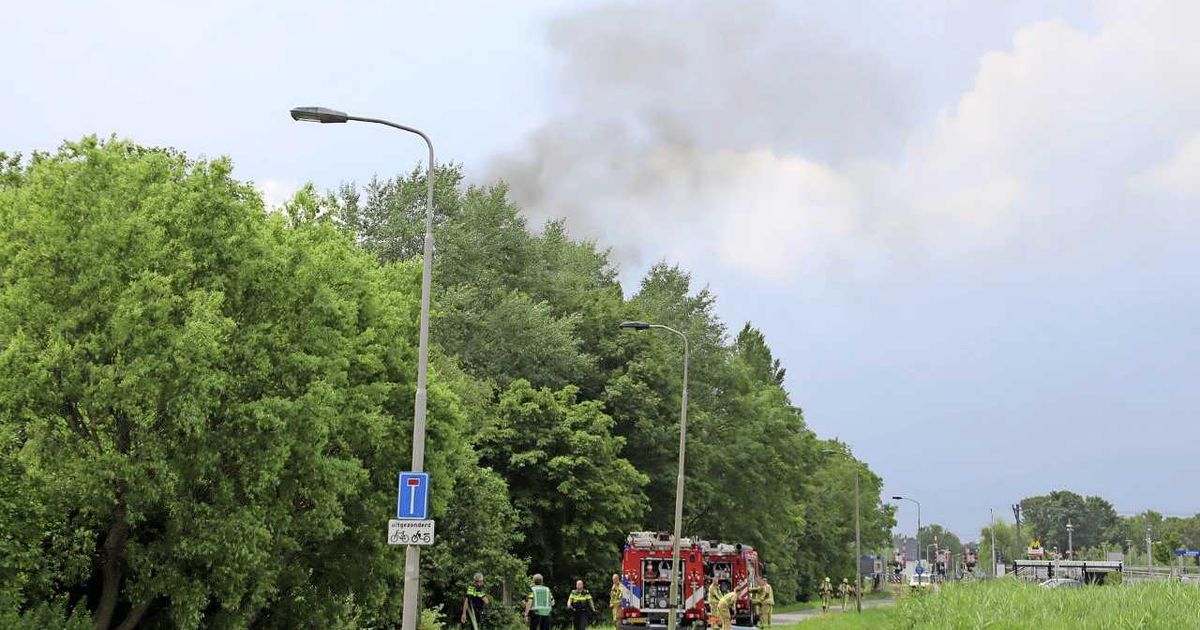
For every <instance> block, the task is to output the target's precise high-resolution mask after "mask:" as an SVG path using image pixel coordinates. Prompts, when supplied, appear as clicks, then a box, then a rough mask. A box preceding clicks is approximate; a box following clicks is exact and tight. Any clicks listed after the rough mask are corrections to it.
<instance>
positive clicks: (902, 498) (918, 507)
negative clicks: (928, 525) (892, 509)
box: [892, 497, 921, 567]
mask: <svg viewBox="0 0 1200 630" xmlns="http://www.w3.org/2000/svg"><path fill="white" fill-rule="evenodd" d="M892 500H893V501H912V502H913V503H916V504H917V566H918V567H919V566H921V502H920V501H918V500H916V499H910V498H908V497H892Z"/></svg>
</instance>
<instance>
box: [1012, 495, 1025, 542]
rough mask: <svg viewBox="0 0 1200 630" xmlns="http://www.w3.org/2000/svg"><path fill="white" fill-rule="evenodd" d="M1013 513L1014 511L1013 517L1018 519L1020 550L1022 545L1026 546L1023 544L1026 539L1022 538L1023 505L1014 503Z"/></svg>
mask: <svg viewBox="0 0 1200 630" xmlns="http://www.w3.org/2000/svg"><path fill="white" fill-rule="evenodd" d="M1012 511H1013V516H1014V517H1016V519H1017V549H1020V548H1021V545H1023V544H1025V543H1024V542H1023V541H1024V539H1023V538H1021V504H1020V503H1014V504H1013V505H1012Z"/></svg>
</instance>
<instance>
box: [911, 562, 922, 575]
mask: <svg viewBox="0 0 1200 630" xmlns="http://www.w3.org/2000/svg"><path fill="white" fill-rule="evenodd" d="M913 570H914V571H916V573H917V575H921V574H922V573H924V572H925V567H923V566H921V565H919V564H918V565H917V568H916V569H913Z"/></svg>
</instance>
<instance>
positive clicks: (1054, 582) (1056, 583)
mask: <svg viewBox="0 0 1200 630" xmlns="http://www.w3.org/2000/svg"><path fill="white" fill-rule="evenodd" d="M1081 586H1083V582H1080V581H1079V580H1073V579H1071V578H1053V579H1050V580H1046V581H1045V582H1042V588H1079V587H1081Z"/></svg>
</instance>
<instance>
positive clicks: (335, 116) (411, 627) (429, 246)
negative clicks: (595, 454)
mask: <svg viewBox="0 0 1200 630" xmlns="http://www.w3.org/2000/svg"><path fill="white" fill-rule="evenodd" d="M291 114H292V120H297V121H300V122H318V123H344V122H347V121H350V120H354V121H358V122H368V123H375V124H378V125H385V126H388V127H392V128H394V129H399V130H401V131H407V132H409V133H414V134H416V135H418V136H421V139H422V140H424V141H425V144H426V145H427V146H428V147H429V164H428V165H427V166H426V169H425V182H426V196H425V251H424V263H423V265H422V268H421V325H420V333H419V341H418V347H417V393H416V397H415V400H414V402H413V443H412V470H413V472H421V470H422V469H423V468H424V467H425V408H426V404H425V399H426V387H425V384H426V379H427V376H428V373H429V293H430V285H431V283H432V280H431V278H432V276H433V179H434V174H435V173H436V172H437V163H436V161H435V159H434V155H433V141H431V140H430V139H429V136H427V135H425V132H423V131H421V130H419V129H415V128H413V127H409V126H406V125H401V124H399V123H394V122H391V121H387V120H382V119H380V118H365V117H362V116H351V115H349V114H347V113H345V112H339V111H337V110H335V109H328V108H325V107H294V108H292V111H291ZM420 587H421V548H420V547H418V546H416V545H408V546H407V547H406V548H405V552H404V614H403V617H402V618H401V628H402V629H403V630H416V628H417V619H418V617H419V616H420V610H419V602H418V601H417V595H418V593H419V592H420Z"/></svg>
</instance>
